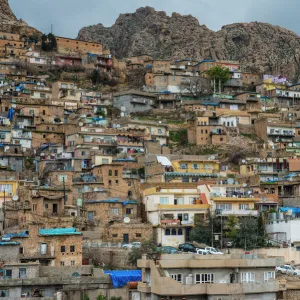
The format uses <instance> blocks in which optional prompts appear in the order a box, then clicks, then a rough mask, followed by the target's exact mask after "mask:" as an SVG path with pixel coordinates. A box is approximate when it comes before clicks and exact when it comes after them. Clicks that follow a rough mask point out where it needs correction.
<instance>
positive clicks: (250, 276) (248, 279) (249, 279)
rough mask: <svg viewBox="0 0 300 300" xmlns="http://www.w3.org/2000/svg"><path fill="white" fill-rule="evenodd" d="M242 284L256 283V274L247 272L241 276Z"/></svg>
mask: <svg viewBox="0 0 300 300" xmlns="http://www.w3.org/2000/svg"><path fill="white" fill-rule="evenodd" d="M241 280H242V282H254V273H251V272H247V273H242V274H241Z"/></svg>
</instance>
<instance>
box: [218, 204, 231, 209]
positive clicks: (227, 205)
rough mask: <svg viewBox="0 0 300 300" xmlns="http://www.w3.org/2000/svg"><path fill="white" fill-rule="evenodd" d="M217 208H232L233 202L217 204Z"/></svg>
mask: <svg viewBox="0 0 300 300" xmlns="http://www.w3.org/2000/svg"><path fill="white" fill-rule="evenodd" d="M216 208H217V209H222V210H232V204H226V203H223V204H217V205H216Z"/></svg>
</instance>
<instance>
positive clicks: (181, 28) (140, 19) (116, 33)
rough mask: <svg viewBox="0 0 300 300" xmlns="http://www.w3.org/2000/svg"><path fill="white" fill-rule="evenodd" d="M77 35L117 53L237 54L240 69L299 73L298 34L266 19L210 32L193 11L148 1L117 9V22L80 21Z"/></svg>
mask: <svg viewBox="0 0 300 300" xmlns="http://www.w3.org/2000/svg"><path fill="white" fill-rule="evenodd" d="M78 38H79V39H82V40H90V41H92V40H94V41H100V42H102V43H103V44H104V45H105V46H106V47H108V48H110V49H111V51H112V53H114V54H115V55H116V56H117V57H119V58H120V57H130V56H132V55H138V54H149V55H153V56H154V57H156V58H183V57H187V56H188V57H193V58H195V59H203V58H212V59H219V60H220V59H231V60H239V61H240V62H241V63H242V66H243V68H244V70H248V71H255V72H260V73H263V72H270V73H280V72H281V73H283V74H286V75H289V76H295V75H296V77H297V76H298V77H299V75H300V39H299V37H298V36H297V35H296V34H295V33H293V32H291V31H289V30H286V29H284V28H281V27H278V26H272V25H270V24H265V23H258V22H253V23H236V24H232V25H227V26H224V27H223V28H222V29H221V30H220V31H218V32H214V31H212V30H210V29H208V28H207V27H206V26H205V25H200V24H199V22H198V20H197V19H196V18H194V17H193V16H191V15H188V16H182V15H180V14H177V13H173V14H172V16H167V15H166V13H165V12H161V11H155V10H154V9H153V8H151V7H145V8H140V9H138V10H137V11H136V12H135V13H131V14H121V15H120V16H119V18H118V19H117V21H116V23H115V24H114V25H113V26H112V27H110V28H105V27H104V26H103V25H102V24H98V25H94V26H89V27H84V28H83V29H81V30H80V32H79V34H78Z"/></svg>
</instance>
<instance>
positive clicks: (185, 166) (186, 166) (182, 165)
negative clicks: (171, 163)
mask: <svg viewBox="0 0 300 300" xmlns="http://www.w3.org/2000/svg"><path fill="white" fill-rule="evenodd" d="M187 168H188V165H187V164H180V169H184V170H186V169H187Z"/></svg>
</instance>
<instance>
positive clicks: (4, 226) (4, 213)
mask: <svg viewBox="0 0 300 300" xmlns="http://www.w3.org/2000/svg"><path fill="white" fill-rule="evenodd" d="M3 194H4V203H3V232H4V229H5V189H4V191H3Z"/></svg>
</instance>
